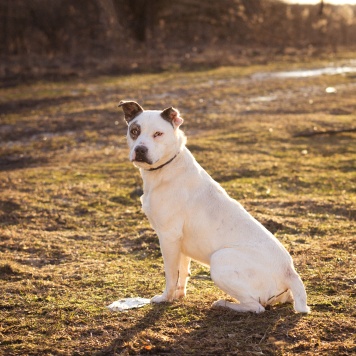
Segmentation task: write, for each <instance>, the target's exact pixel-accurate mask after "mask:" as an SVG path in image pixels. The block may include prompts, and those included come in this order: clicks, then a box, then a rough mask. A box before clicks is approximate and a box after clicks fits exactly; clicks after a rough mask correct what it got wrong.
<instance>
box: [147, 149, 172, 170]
mask: <svg viewBox="0 0 356 356" xmlns="http://www.w3.org/2000/svg"><path fill="white" fill-rule="evenodd" d="M177 155H178V153H177V154H176V155H174V156H173V158H171V159H170V160H169V161H167V162H166V163H163V164H161V165H160V166H158V167H155V168H150V169H146V171H149V172H152V171H157V170H158V169H161V168H163V167H164V166H166V165H167V164H169V163H171V162H172V161H173V160H174V159H175V158H176V157H177Z"/></svg>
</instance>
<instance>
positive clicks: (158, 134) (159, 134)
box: [153, 131, 163, 137]
mask: <svg viewBox="0 0 356 356" xmlns="http://www.w3.org/2000/svg"><path fill="white" fill-rule="evenodd" d="M162 135H163V132H159V131H157V132H155V134H154V135H153V137H158V136H162Z"/></svg>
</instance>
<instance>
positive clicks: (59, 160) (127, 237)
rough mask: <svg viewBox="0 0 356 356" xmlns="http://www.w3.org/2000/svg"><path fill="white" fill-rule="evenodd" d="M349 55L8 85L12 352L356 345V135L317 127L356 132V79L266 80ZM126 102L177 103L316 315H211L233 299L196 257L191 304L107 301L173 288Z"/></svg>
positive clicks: (6, 324) (0, 301)
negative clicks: (133, 157) (131, 306)
mask: <svg viewBox="0 0 356 356" xmlns="http://www.w3.org/2000/svg"><path fill="white" fill-rule="evenodd" d="M352 58H354V54H352V53H351V54H350V53H348V54H347V53H346V54H343V55H340V56H339V58H333V62H334V63H330V62H331V60H330V61H315V60H314V61H313V62H304V63H297V62H296V61H294V62H293V64H291V63H285V62H277V63H273V64H266V65H255V66H254V65H249V66H243V67H225V68H217V69H212V70H202V71H195V72H180V73H174V72H164V73H159V74H140V75H131V76H115V77H109V76H105V77H97V78H87V79H83V78H82V79H75V80H67V81H63V82H60V81H59V82H48V81H42V82H41V81H38V82H36V83H31V84H29V83H27V84H21V85H16V86H12V87H11V86H10V87H3V88H1V89H0V113H1V114H0V115H1V116H0V119H1V125H0V191H1V195H0V279H1V290H0V293H1V298H0V354H4V355H43V354H47V355H88V354H94V355H129V354H130V355H131V354H132V355H137V354H146V353H147V354H154V355H162V354H172V355H186V354H192V355H293V354H303V355H351V354H353V353H354V352H356V348H355V339H354V338H355V334H356V330H355V316H356V313H355V278H356V276H355V270H356V268H355V254H354V253H355V215H356V214H355V211H356V210H355V201H356V198H355V188H356V183H355V157H356V156H355V151H356V147H355V132H341V133H336V134H334V135H332V134H320V131H323V130H332V131H333V130H340V129H350V128H351V129H354V128H355V126H354V125H355V118H356V102H355V97H356V76H355V73H349V74H344V75H320V76H314V77H303V76H302V77H296V78H294V77H292V78H284V79H283V78H280V77H278V76H275V75H270V73H275V72H278V71H286V70H293V69H298V68H324V67H328V66H330V65H331V66H333V65H340V66H349V65H350V63H353V62H352V61H351V59H352ZM261 73H264V74H261ZM327 88H333V89H328V90H326V89H327ZM121 99H134V100H136V101H138V102H139V103H140V104H141V105H142V106H143V107H144V108H147V109H159V108H162V109H163V108H165V107H168V106H174V107H176V108H178V109H179V110H180V111H181V114H182V117H183V118H184V119H185V123H184V125H183V127H182V128H183V130H184V131H185V132H186V134H187V136H188V148H189V149H190V150H191V151H192V152H193V154H194V155H195V156H196V158H197V160H198V161H199V162H200V163H201V165H202V166H203V167H204V168H205V169H206V170H207V171H208V172H209V173H210V174H211V175H212V176H213V178H214V179H216V180H217V181H219V182H220V183H221V184H222V186H223V187H224V188H225V189H226V190H227V191H228V193H229V194H230V195H231V196H232V197H234V198H236V199H238V200H239V201H240V202H241V203H242V204H243V205H244V206H245V208H246V209H247V210H249V211H250V212H251V214H253V215H254V216H255V217H256V218H257V219H259V220H260V221H261V222H262V223H263V224H264V225H265V226H266V227H267V228H268V229H270V230H271V231H272V232H273V233H275V235H276V236H277V238H278V239H279V240H280V241H281V242H282V243H283V244H284V246H285V247H286V248H287V249H288V250H289V251H290V253H291V255H292V257H293V259H294V261H295V266H296V269H297V270H298V272H299V273H300V275H301V277H302V279H303V280H304V282H305V285H306V289H307V293H308V302H309V305H310V306H311V309H312V312H311V314H310V315H300V314H296V313H294V311H293V308H292V307H291V306H290V305H277V306H274V307H272V308H271V309H270V310H267V311H266V312H265V313H262V314H259V315H255V314H251V313H246V314H242V313H236V312H233V311H231V310H214V309H211V308H210V306H211V304H212V302H214V301H215V300H217V299H219V298H224V297H226V296H225V295H224V293H223V292H221V291H220V290H219V289H218V288H216V287H215V286H214V285H213V283H212V281H211V280H210V276H209V270H208V269H207V268H205V267H202V266H200V265H199V264H197V263H194V264H193V266H192V277H191V280H190V283H189V285H188V293H187V297H186V298H185V299H184V300H181V301H177V302H174V303H172V304H161V305H148V306H145V307H144V308H142V309H136V310H130V311H128V312H125V313H111V312H109V311H108V310H107V309H106V306H107V305H109V304H111V303H112V302H113V301H115V300H118V299H120V298H124V297H135V296H140V297H146V298H150V297H152V296H153V295H155V294H158V293H160V292H161V291H162V290H163V288H164V275H163V262H162V258H161V254H160V250H159V244H158V239H157V237H156V235H155V233H154V231H153V230H152V229H151V228H150V226H149V223H148V221H147V219H146V218H145V216H144V214H143V213H142V211H141V207H140V201H139V196H140V194H141V178H140V176H139V172H138V171H137V170H136V169H135V168H134V167H133V166H132V164H131V163H130V162H129V161H128V149H127V147H126V139H125V131H126V124H125V122H124V120H123V115H122V113H121V110H119V108H117V104H118V103H119V101H120V100H121ZM300 133H302V135H298V134H300ZM305 133H312V135H311V136H303V134H305Z"/></svg>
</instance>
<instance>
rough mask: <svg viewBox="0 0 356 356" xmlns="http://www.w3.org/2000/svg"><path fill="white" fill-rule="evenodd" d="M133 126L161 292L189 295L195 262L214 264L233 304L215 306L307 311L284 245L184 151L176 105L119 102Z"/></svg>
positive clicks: (170, 296)
mask: <svg viewBox="0 0 356 356" xmlns="http://www.w3.org/2000/svg"><path fill="white" fill-rule="evenodd" d="M119 106H121V107H122V109H123V111H124V114H125V120H126V122H127V124H128V133H127V140H128V144H129V147H130V160H131V161H132V162H133V163H134V164H135V165H136V166H137V167H138V168H140V172H141V175H142V179H143V191H144V194H143V195H142V197H141V202H142V208H143V211H144V212H145V214H146V215H147V217H148V219H149V221H150V223H151V225H152V227H153V228H154V229H155V231H156V232H157V235H158V237H159V242H160V247H161V251H162V255H163V261H164V270H165V276H166V288H165V290H164V292H163V294H162V295H157V296H155V297H153V298H152V300H151V302H153V303H161V302H170V301H173V300H174V299H178V298H181V297H184V296H185V294H186V286H187V281H188V277H189V274H190V261H191V259H194V260H196V261H199V262H201V263H202V264H204V265H210V270H211V278H212V280H213V281H214V283H215V284H216V285H217V286H218V287H220V288H221V289H222V290H223V291H224V292H226V293H227V294H229V295H230V296H232V297H233V298H235V299H236V300H237V302H236V303H232V302H228V301H225V300H219V301H217V302H215V303H214V304H213V306H215V307H227V308H231V309H234V310H237V311H239V312H248V311H249V312H255V313H260V312H263V311H264V310H265V307H266V306H267V305H272V304H275V303H278V302H279V303H284V302H293V301H294V308H295V310H296V311H297V312H300V313H309V311H310V309H309V307H308V306H307V296H306V292H305V289H304V285H303V282H302V280H301V279H300V277H299V275H298V274H297V272H296V271H295V269H294V266H293V261H292V258H291V256H290V255H289V253H288V252H287V250H286V249H285V248H284V247H283V246H282V244H281V243H280V242H279V241H278V240H277V239H276V238H275V237H274V236H273V235H272V234H271V233H270V232H269V231H268V230H267V229H265V228H264V227H263V226H262V225H261V224H260V223H259V222H258V221H257V220H255V219H254V218H253V217H252V216H251V215H250V214H249V213H248V212H247V211H246V210H245V209H244V208H243V207H242V206H241V205H240V204H239V203H238V202H237V201H235V200H234V199H232V198H230V197H229V196H228V194H227V193H226V191H225V190H224V189H223V188H222V187H221V186H220V185H219V184H218V183H217V182H215V181H214V180H213V179H212V178H211V177H210V176H209V174H208V173H207V172H206V171H205V170H204V169H203V168H202V167H201V166H200V165H199V164H198V163H197V162H196V160H195V159H194V157H193V155H192V154H191V153H190V151H189V150H188V149H187V148H186V147H185V143H186V137H185V135H184V133H183V132H182V131H181V130H180V128H179V127H180V125H181V124H182V123H183V119H182V118H181V117H180V115H179V112H178V111H177V110H176V109H174V108H172V107H171V108H167V109H165V110H163V111H157V110H143V109H142V107H141V106H140V105H139V104H137V103H136V102H134V101H121V102H120V105H119Z"/></svg>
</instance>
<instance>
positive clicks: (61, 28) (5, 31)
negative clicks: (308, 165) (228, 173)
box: [0, 0, 356, 81]
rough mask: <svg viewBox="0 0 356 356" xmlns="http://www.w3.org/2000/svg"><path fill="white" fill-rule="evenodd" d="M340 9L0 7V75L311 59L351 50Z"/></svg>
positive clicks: (198, 0)
mask: <svg viewBox="0 0 356 356" xmlns="http://www.w3.org/2000/svg"><path fill="white" fill-rule="evenodd" d="M337 3H339V4H343V5H335V4H337ZM344 3H345V1H339V2H338V1H334V2H327V1H321V0H319V1H313V4H311V3H310V2H308V1H302V4H299V3H297V4H296V3H293V2H283V1H277V0H219V1H208V0H175V1H172V0H77V1H72V0H31V1H28V0H1V1H0V28H1V30H0V60H1V62H0V63H1V64H0V77H1V79H2V80H7V81H9V80H10V81H11V80H12V81H18V80H23V79H26V78H38V77H41V78H42V77H48V78H55V77H57V76H60V77H62V78H63V77H65V76H80V75H83V74H87V73H98V74H109V73H110V74H120V73H130V72H141V71H160V70H167V69H168V70H179V69H197V68H202V67H211V66H220V65H243V64H249V63H251V61H252V62H254V63H265V62H268V61H269V60H271V59H273V58H274V56H284V57H286V56H287V57H290V59H292V60H293V59H294V58H295V59H296V58H298V59H301V57H305V56H316V55H318V56H320V55H322V54H328V53H332V52H337V51H340V50H345V48H348V49H351V48H354V47H355V45H356V20H355V14H356V6H355V4H352V2H351V3H350V4H344Z"/></svg>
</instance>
